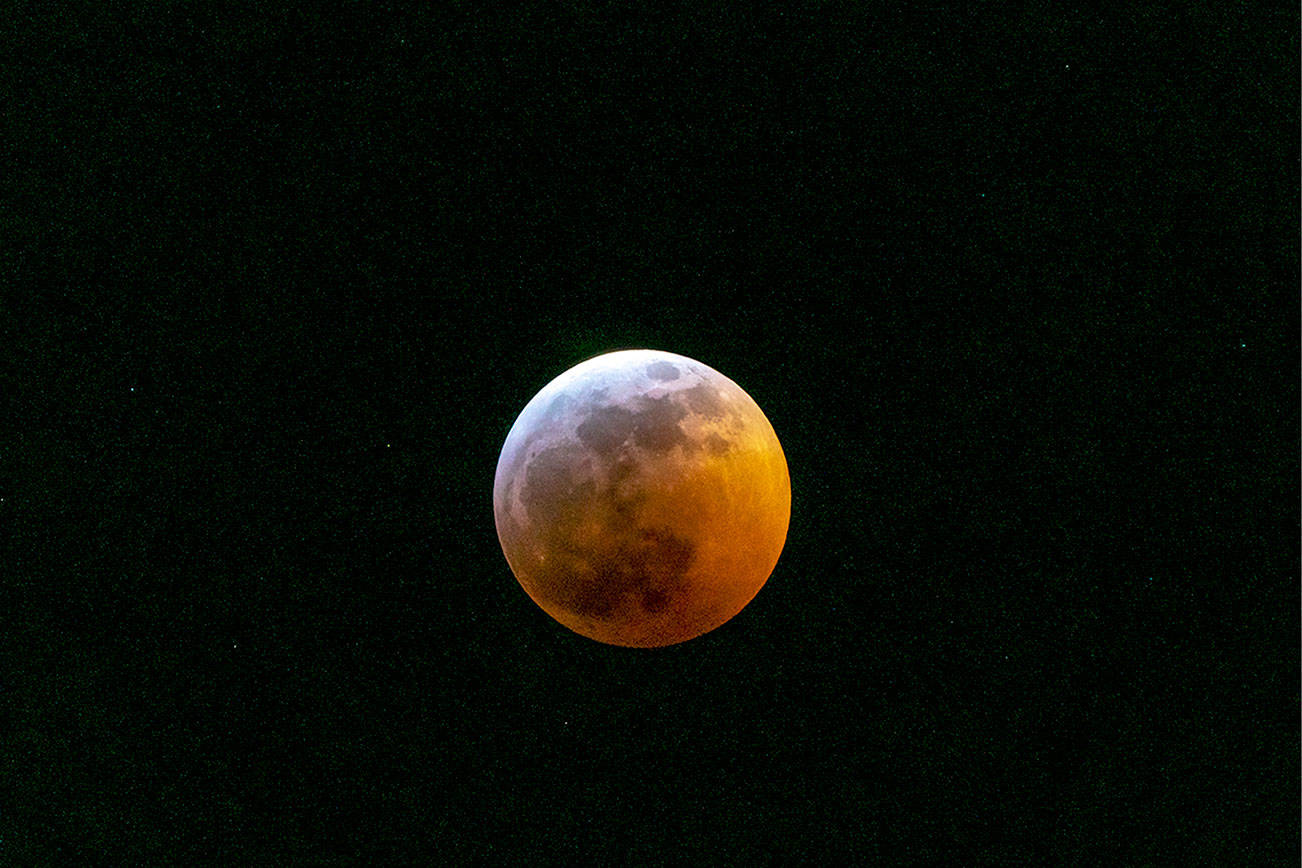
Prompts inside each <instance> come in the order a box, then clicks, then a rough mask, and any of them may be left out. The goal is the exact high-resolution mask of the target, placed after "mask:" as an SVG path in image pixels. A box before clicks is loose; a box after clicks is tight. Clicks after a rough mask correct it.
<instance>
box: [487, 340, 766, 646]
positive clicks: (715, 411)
mask: <svg viewBox="0 0 1302 868" xmlns="http://www.w3.org/2000/svg"><path fill="white" fill-rule="evenodd" d="M493 514H494V519H495V522H496V525H497V535H498V539H499V540H500V541H501V544H502V551H503V553H504V554H505V555H506V560H507V563H508V564H509V565H510V567H511V571H512V572H513V573H514V574H515V577H516V579H517V580H518V581H519V583H520V585H521V587H523V588H524V590H525V592H526V593H527V594H528V595H529V596H530V597H531V598H532V599H533V601H534V602H535V603H537V604H538V605H539V606H540V607H541V608H542V609H543V611H545V612H546V613H547V614H548V615H550V616H551V617H552V618H554V619H555V620H557V621H558V622H560V623H561V624H563V625H564V626H566V627H568V628H569V629H570V630H573V631H574V632H576V633H579V634H581V635H583V636H587V637H589V638H591V639H595V640H597V641H599V642H604V643H607V644H611V645H623V646H629V647H656V646H663V645H673V644H675V643H678V642H684V641H687V640H689V639H693V638H695V637H697V636H700V635H702V634H703V633H707V632H709V631H710V630H713V629H715V628H716V627H718V626H720V625H721V624H723V623H725V622H726V621H728V620H729V619H731V618H732V617H733V616H734V615H736V614H737V613H738V612H740V611H741V610H742V609H743V608H745V606H746V605H747V604H748V603H749V602H750V601H751V600H752V599H753V598H754V597H755V595H756V594H757V593H758V592H759V590H760V588H761V587H762V586H763V585H764V583H765V582H766V581H767V580H768V578H769V576H770V574H771V573H772V572H773V568H774V567H775V566H776V564H777V561H778V556H779V555H780V554H781V552H782V547H783V545H784V543H785V541H786V535H787V526H788V523H789V521H790V517H791V482H790V477H789V476H788V472H787V463H786V458H785V456H784V455H783V452H782V447H781V445H780V444H779V442H778V438H777V435H776V434H775V433H774V431H773V427H772V425H770V424H769V421H768V419H767V418H766V417H765V416H764V413H763V412H762V411H761V410H760V408H759V406H758V405H756V403H755V402H754V401H753V400H752V399H751V397H750V396H749V395H747V394H746V393H745V392H744V391H743V390H742V389H741V387H740V386H738V385H737V384H736V383H734V382H733V381H732V380H730V379H728V378H727V377H725V376H724V375H722V374H720V373H719V372H718V371H715V370H714V369H712V368H710V367H708V366H706V365H704V364H702V363H701V362H698V361H694V360H693V359H689V358H687V357H685V356H679V355H674V354H672V353H667V352H661V351H658V350H620V351H617V352H611V353H606V354H605V355H601V356H597V357H595V358H592V359H588V360H587V361H584V362H582V363H580V364H578V365H576V366H575V367H573V368H571V369H569V370H568V371H566V372H565V373H563V374H561V375H560V376H559V377H557V378H556V379H554V380H552V381H551V382H550V383H548V384H547V385H546V386H545V387H544V388H543V389H542V390H541V391H540V392H539V393H538V394H537V395H536V396H534V398H533V400H531V401H530V402H529V403H528V404H527V405H526V406H525V408H524V410H523V411H521V413H520V415H519V417H518V418H517V419H516V421H515V424H514V425H513V426H512V427H511V430H510V433H509V434H508V435H507V437H506V442H505V443H504V445H503V446H502V452H501V455H500V457H499V459H498V464H497V473H496V476H495V479H494V483H493Z"/></svg>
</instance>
